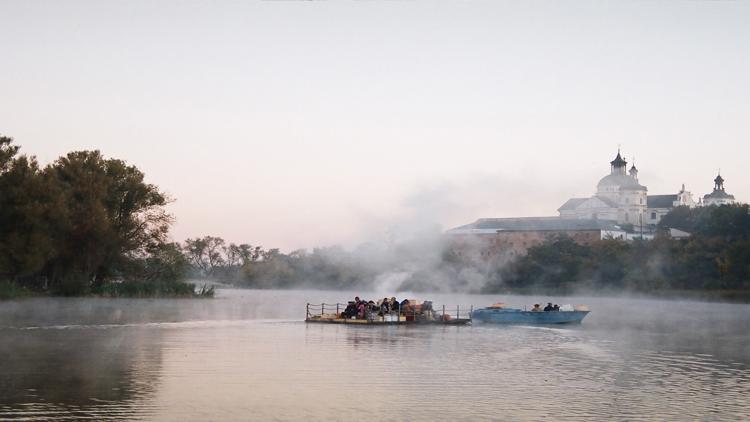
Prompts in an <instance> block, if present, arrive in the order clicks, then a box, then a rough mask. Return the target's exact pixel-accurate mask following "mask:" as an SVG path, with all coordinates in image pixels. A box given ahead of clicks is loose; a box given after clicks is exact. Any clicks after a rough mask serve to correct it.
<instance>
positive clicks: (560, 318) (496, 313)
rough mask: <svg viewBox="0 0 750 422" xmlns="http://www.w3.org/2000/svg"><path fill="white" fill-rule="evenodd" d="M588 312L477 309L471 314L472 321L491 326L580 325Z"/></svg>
mask: <svg viewBox="0 0 750 422" xmlns="http://www.w3.org/2000/svg"><path fill="white" fill-rule="evenodd" d="M588 313H589V311H555V312H531V311H522V310H520V309H492V308H485V309H477V310H475V311H474V312H473V313H472V314H471V318H472V320H473V321H478V322H485V323H492V324H535V325H548V324H549V325H553V324H580V323H581V321H583V318H584V317H586V315H588Z"/></svg>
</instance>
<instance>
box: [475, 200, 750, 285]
mask: <svg viewBox="0 0 750 422" xmlns="http://www.w3.org/2000/svg"><path fill="white" fill-rule="evenodd" d="M669 228H676V229H680V230H683V231H686V232H688V233H690V234H691V235H690V237H688V238H686V239H673V238H671V237H669V236H668V234H667V233H668V229H669ZM659 229H660V232H659V234H658V235H657V236H656V238H655V239H654V240H651V241H638V240H636V241H634V242H624V241H621V240H614V239H605V240H602V241H599V242H596V243H594V244H592V245H590V246H582V245H578V244H576V243H575V242H573V241H572V240H571V239H569V238H565V237H558V238H554V239H550V240H549V241H548V242H547V243H545V244H544V245H541V246H538V247H534V248H531V249H529V251H528V254H527V255H526V256H524V257H522V258H520V259H518V260H516V261H514V262H512V263H510V264H509V265H507V266H505V267H504V268H502V269H501V271H499V276H498V277H494V278H493V282H491V283H489V284H488V285H487V286H486V288H485V290H486V291H495V290H500V289H503V288H527V287H539V288H542V289H554V290H563V291H575V290H578V289H582V288H585V289H587V290H588V289H593V290H594V291H596V290H632V291H639V292H655V291H722V292H726V293H727V294H730V295H731V293H732V292H734V293H738V295H742V296H744V297H747V293H750V215H749V214H748V206H747V205H731V206H728V205H722V206H709V207H700V208H687V207H678V208H675V209H674V210H673V211H672V212H670V213H669V214H667V215H666V216H665V217H664V218H663V219H662V220H661V222H660V223H659ZM742 292H744V294H743V293H742Z"/></svg>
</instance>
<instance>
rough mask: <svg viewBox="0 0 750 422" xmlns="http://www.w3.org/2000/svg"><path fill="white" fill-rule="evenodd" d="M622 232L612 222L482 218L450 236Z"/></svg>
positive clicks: (536, 218)
mask: <svg viewBox="0 0 750 422" xmlns="http://www.w3.org/2000/svg"><path fill="white" fill-rule="evenodd" d="M581 230H609V231H622V229H621V228H620V227H619V226H617V225H616V224H615V223H614V222H612V221H607V220H594V219H565V218H560V217H522V218H480V219H479V220H477V221H475V222H474V223H471V224H467V225H465V226H460V227H456V228H454V229H450V230H448V232H447V233H449V234H466V233H497V232H501V231H581Z"/></svg>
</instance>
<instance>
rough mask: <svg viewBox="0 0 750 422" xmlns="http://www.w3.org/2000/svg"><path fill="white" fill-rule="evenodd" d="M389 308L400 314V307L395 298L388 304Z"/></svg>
mask: <svg viewBox="0 0 750 422" xmlns="http://www.w3.org/2000/svg"><path fill="white" fill-rule="evenodd" d="M388 307H389V308H391V312H398V310H399V308H400V307H399V303H398V300H396V297H395V296H394V297H392V298H391V302H390V303H389V304H388Z"/></svg>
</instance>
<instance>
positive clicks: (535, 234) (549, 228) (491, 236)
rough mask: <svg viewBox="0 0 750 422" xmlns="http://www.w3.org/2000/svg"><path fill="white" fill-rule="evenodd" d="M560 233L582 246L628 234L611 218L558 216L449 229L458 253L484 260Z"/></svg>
mask: <svg viewBox="0 0 750 422" xmlns="http://www.w3.org/2000/svg"><path fill="white" fill-rule="evenodd" d="M558 235H566V236H568V237H570V238H572V239H573V240H574V241H576V242H577V243H579V244H582V245H587V244H590V243H592V242H595V241H597V240H600V239H604V238H607V237H613V238H625V237H626V236H627V234H626V233H625V231H624V230H622V229H621V228H620V227H619V226H617V225H616V224H615V223H614V222H612V221H605V220H590V219H589V220H572V219H562V218H559V217H528V218H481V219H479V220H477V221H476V222H474V223H471V224H467V225H465V226H461V227H456V228H454V229H451V230H448V231H447V232H446V236H448V238H449V239H450V242H451V244H452V247H453V250H454V251H455V252H456V253H457V254H458V255H459V256H462V257H469V258H480V259H484V260H489V259H495V258H505V259H512V258H514V257H516V256H518V255H524V254H525V253H526V251H527V250H528V249H529V248H530V247H532V246H537V245H541V244H542V243H544V241H546V240H547V239H549V238H551V237H554V236H558Z"/></svg>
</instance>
